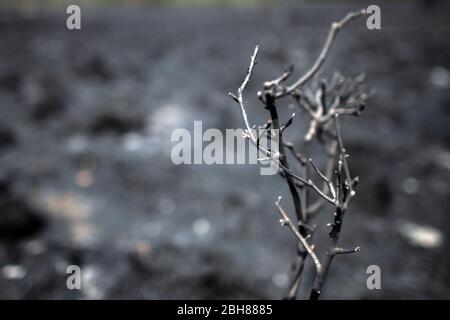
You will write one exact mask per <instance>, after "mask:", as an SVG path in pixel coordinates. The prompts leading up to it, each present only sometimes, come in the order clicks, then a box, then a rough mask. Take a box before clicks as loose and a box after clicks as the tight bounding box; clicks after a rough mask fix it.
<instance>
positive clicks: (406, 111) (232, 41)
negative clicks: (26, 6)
mask: <svg viewBox="0 0 450 320" xmlns="http://www.w3.org/2000/svg"><path fill="white" fill-rule="evenodd" d="M406 4H408V5H406ZM358 8H359V7H358V5H357V4H348V5H339V6H338V5H321V6H318V5H311V4H309V5H304V6H301V7H300V6H299V7H237V8H231V7H230V8H229V7H211V8H201V7H196V8H179V7H173V8H171V7H167V8H165V7H141V8H136V7H135V8H131V7H130V8H122V7H120V8H108V9H100V8H97V9H94V8H85V9H83V16H82V17H83V19H82V30H81V31H68V30H67V29H66V28H65V15H64V10H60V11H55V12H41V13H34V14H32V15H29V14H19V13H12V12H2V13H1V15H0V16H1V18H0V48H1V50H0V110H1V117H0V178H1V183H0V298H11V299H12V298H41V299H45V298H61V299H72V298H145V299H158V298H169V299H175V298H189V299H195V298H256V299H259V298H280V297H282V295H283V293H284V290H285V284H286V277H287V274H288V273H289V266H290V263H291V261H292V258H293V255H294V253H295V250H294V246H295V242H294V239H293V238H292V236H291V234H289V232H288V231H287V230H285V229H283V228H282V227H281V226H280V224H279V223H278V217H277V214H276V212H275V207H274V201H275V199H276V198H277V196H278V195H280V194H281V195H284V198H285V199H286V200H285V203H286V204H288V203H289V202H288V199H289V194H288V190H287V188H286V185H285V184H284V183H283V182H282V181H281V179H280V178H278V177H274V176H261V175H260V174H259V169H258V167H257V166H250V165H247V166H238V165H235V166H220V165H216V166H207V165H184V166H175V165H173V164H172V162H171V160H170V151H171V147H172V142H171V141H170V135H171V133H172V131H173V130H174V129H176V128H183V127H184V128H188V129H192V128H193V121H194V120H203V128H204V129H205V128H209V127H214V128H219V129H221V130H224V129H225V128H238V127H241V126H242V121H241V119H240V114H239V110H238V108H237V107H236V105H235V103H234V102H233V101H231V99H230V98H229V97H228V95H227V92H228V91H234V90H236V89H237V87H238V86H239V84H240V82H241V81H242V79H243V76H244V74H245V70H246V68H247V65H248V60H249V56H250V54H251V52H252V50H253V48H254V45H255V44H257V43H260V44H261V53H260V57H259V63H258V65H257V67H256V71H255V75H254V79H253V81H252V83H251V85H250V86H249V93H250V94H249V95H248V100H249V110H248V111H249V114H250V115H251V119H252V121H253V122H255V123H257V124H262V123H263V121H264V117H265V111H264V109H263V108H262V107H261V106H260V104H259V103H258V101H257V100H256V98H255V94H254V93H255V92H256V90H257V89H258V88H260V87H261V84H262V83H263V81H264V80H267V79H273V78H274V77H276V76H277V75H279V74H280V73H281V72H282V70H283V66H285V65H289V64H290V63H295V64H296V75H298V74H300V73H301V72H302V71H304V70H306V69H307V68H308V66H310V65H311V63H312V62H313V59H314V58H315V57H316V56H317V54H318V51H319V49H320V46H321V44H322V43H323V41H324V38H325V36H326V33H327V30H328V26H329V24H330V23H331V21H333V20H335V19H338V18H340V17H342V16H343V15H344V14H345V13H346V12H347V11H350V10H354V9H358ZM449 9H450V7H449V6H448V5H446V4H442V3H438V4H437V5H436V6H435V7H422V6H419V5H417V4H416V3H412V2H401V4H400V5H388V4H385V5H383V6H382V29H381V30H380V31H369V30H367V29H366V28H365V23H364V21H359V22H355V23H353V24H352V25H351V26H350V27H349V28H347V29H345V30H343V31H342V32H341V33H340V34H339V39H338V41H337V42H336V45H335V47H334V48H333V52H332V55H331V56H330V59H329V60H328V61H327V68H326V70H325V74H329V73H331V72H332V71H334V70H335V69H338V70H341V72H342V73H344V75H354V74H356V73H358V72H361V71H364V72H366V73H367V75H368V80H369V83H370V85H371V86H373V87H375V88H376V89H377V91H378V94H377V97H376V100H374V101H373V102H372V103H371V104H370V105H369V106H368V107H367V109H366V110H365V111H364V113H363V115H362V116H361V117H360V118H352V119H348V120H347V121H346V124H345V130H344V135H345V140H346V141H347V147H348V150H349V152H350V154H351V158H350V164H351V167H352V168H353V171H354V172H355V174H357V175H359V176H360V180H361V183H360V185H359V188H358V195H357V197H356V200H355V202H354V203H353V204H352V206H351V209H350V210H349V212H348V214H347V216H346V218H345V222H344V223H345V225H344V229H343V235H342V238H341V241H342V245H343V246H348V247H350V246H356V245H359V246H361V248H362V249H361V251H360V252H359V253H357V254H355V255H347V256H339V257H337V258H336V260H335V261H334V263H333V265H332V268H331V271H330V274H329V279H328V281H327V283H326V286H325V290H324V293H323V297H324V298H337V299H341V298H351V299H355V298H364V299H378V298H394V299H399V298H450V273H449V270H448V266H449V264H450V261H449V256H448V251H449V249H450V245H449V238H448V234H449V231H450V216H449V215H448V213H449V203H448V201H449V200H448V199H449V179H450V143H449V142H450V125H449V124H450V122H449V121H450V95H449V83H450V79H449V77H450V76H449V72H450V71H449V70H450V60H449V58H448V57H449V56H450V44H449V42H448V39H449V35H450V25H449V22H448V12H449ZM280 108H281V109H283V108H284V109H285V110H284V111H283V112H282V117H283V118H285V119H287V118H288V116H289V114H290V113H291V112H292V110H289V108H288V105H286V106H285V107H281V106H280ZM301 118H302V117H301V114H300V116H298V117H297V118H296V119H298V120H297V121H299V122H298V123H296V125H297V128H298V129H297V130H298V131H297V132H292V130H291V131H290V132H289V134H290V135H291V137H295V136H297V137H298V136H299V135H300V134H301V132H304V130H305V128H304V126H302V125H301V124H300V123H301V121H300V120H301ZM331 214H332V212H328V211H324V212H323V213H322V219H320V220H318V221H317V223H318V224H319V230H318V232H317V233H318V234H325V233H326V227H325V224H326V222H328V221H329V220H330V218H331V217H330V216H331ZM323 240H325V239H324V238H323V237H320V236H319V237H317V241H318V246H319V250H323V244H324V242H323ZM320 252H322V251H320ZM71 264H77V265H80V266H81V268H82V274H83V290H81V291H70V290H68V289H67V288H66V276H67V275H66V267H67V266H68V265H71ZM373 264H376V265H379V266H380V267H381V272H382V273H381V276H382V278H381V279H382V290H368V289H367V287H366V279H367V274H366V268H367V267H368V266H369V265H373ZM311 275H312V267H311V265H308V266H307V270H306V274H305V279H310V278H311ZM308 285H309V282H308V281H306V282H305V288H306V287H307V286H308ZM305 294H306V291H303V292H302V297H303V296H305Z"/></svg>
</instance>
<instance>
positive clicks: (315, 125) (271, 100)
mask: <svg viewBox="0 0 450 320" xmlns="http://www.w3.org/2000/svg"><path fill="white" fill-rule="evenodd" d="M364 14H365V10H361V11H358V12H353V13H349V14H347V15H346V16H345V17H344V18H343V19H342V20H340V21H338V22H334V23H332V25H331V28H330V30H329V32H328V36H327V38H326V41H325V44H324V46H323V48H322V50H321V52H320V54H319V56H318V57H317V59H316V61H315V62H314V64H313V65H312V67H311V68H310V69H309V70H308V71H307V72H306V73H305V74H304V75H303V76H302V77H300V78H299V79H298V80H297V81H295V82H294V83H293V84H291V85H289V86H284V85H283V84H284V83H285V82H286V81H287V80H288V79H289V78H290V76H291V75H292V72H293V67H290V68H288V69H286V71H285V72H284V73H283V74H282V75H281V76H280V77H278V78H276V79H275V80H271V81H266V82H264V85H263V89H262V90H261V91H258V93H257V96H258V98H259V99H260V100H261V101H262V103H263V104H264V105H265V108H266V109H267V110H268V112H269V120H268V121H267V123H266V124H265V125H264V126H263V127H262V129H263V132H262V133H260V134H257V135H255V134H254V133H253V131H252V127H251V125H250V122H249V120H248V117H247V112H246V108H245V104H244V98H243V92H244V90H245V89H246V87H247V85H248V83H249V81H250V78H251V76H252V74H253V68H254V66H255V64H256V57H257V54H258V51H259V47H258V46H256V48H255V50H254V52H253V55H252V56H251V58H250V66H249V67H248V69H247V73H246V76H245V78H244V81H243V82H242V84H241V86H240V87H239V89H238V90H237V94H236V95H234V94H232V93H230V96H231V97H232V98H233V99H234V100H235V101H236V102H237V103H238V104H239V106H240V109H241V115H242V118H243V121H244V125H245V135H246V137H247V138H248V139H249V140H250V141H251V142H252V144H253V145H255V146H256V148H257V150H258V151H261V152H262V153H263V154H264V155H265V158H264V159H265V160H268V161H273V162H274V163H275V164H276V165H278V167H279V168H280V170H279V174H280V176H282V177H283V178H284V179H285V180H286V182H287V184H288V187H289V191H290V193H291V196H292V201H293V204H294V210H295V215H296V218H297V222H296V223H294V222H293V221H292V219H291V218H290V217H289V215H288V214H287V213H286V211H285V210H284V209H283V207H282V206H281V204H280V201H281V196H280V197H279V198H278V200H277V201H276V202H275V204H276V207H277V209H278V212H279V214H280V215H281V218H282V219H281V220H280V221H281V222H282V224H283V225H286V226H288V227H289V229H290V230H291V232H292V233H293V234H294V235H295V237H296V239H297V240H298V246H297V257H296V260H295V263H294V265H293V277H292V281H291V283H290V286H289V289H288V294H287V298H288V299H293V298H295V297H296V296H297V292H298V289H299V286H300V281H301V276H302V271H303V269H304V263H305V260H306V258H307V257H310V258H311V259H312V261H313V263H314V266H315V269H316V273H315V279H314V283H313V288H312V290H311V294H310V298H311V299H317V298H319V296H320V293H321V290H322V286H323V283H324V281H325V278H326V276H327V273H328V270H329V268H330V265H331V262H332V260H333V258H334V256H336V255H338V254H347V253H354V252H357V251H358V250H359V247H356V248H354V249H344V248H341V247H339V246H338V241H339V237H340V232H341V226H342V220H343V217H344V214H345V212H346V210H347V208H348V205H349V203H350V201H351V199H352V198H353V197H354V196H355V191H354V188H355V187H356V184H357V182H358V178H357V177H356V178H354V179H352V178H351V175H350V170H349V165H348V154H347V152H346V149H345V147H344V143H343V139H342V132H341V124H340V121H339V117H340V116H348V115H356V116H357V115H359V114H360V113H361V111H362V110H363V108H364V106H365V104H366V102H367V101H368V99H370V97H371V93H370V92H369V91H368V89H367V88H366V87H365V86H364V76H363V75H362V76H357V77H355V78H349V79H345V78H344V77H342V76H341V75H340V74H338V73H335V74H334V75H333V77H332V79H331V81H329V82H326V81H325V80H322V81H321V82H320V84H319V85H318V86H314V85H313V86H310V87H308V86H305V85H306V84H307V83H308V82H309V80H311V79H312V78H313V77H314V76H315V75H316V74H317V73H318V72H319V70H320V69H321V68H322V66H323V64H324V62H325V60H326V58H327V56H328V54H329V52H330V49H331V47H332V44H333V42H334V40H335V38H336V35H337V33H338V31H339V30H340V29H341V28H342V27H343V26H345V25H346V24H347V23H348V22H349V21H351V20H353V19H355V18H357V17H359V16H361V15H364ZM286 95H290V96H292V98H293V99H294V100H295V102H296V104H297V105H298V106H299V107H300V108H301V109H302V110H304V111H305V114H306V115H307V117H308V118H309V123H308V131H307V133H306V134H305V136H304V146H305V148H306V147H307V146H308V145H309V144H311V142H312V141H313V140H314V139H316V140H317V142H318V143H319V144H321V145H322V146H323V147H324V149H325V152H326V154H327V165H326V170H325V171H324V172H323V171H321V170H320V169H319V167H318V166H316V164H315V163H314V162H313V161H312V160H311V159H309V161H307V160H306V159H307V158H306V157H305V156H304V154H305V153H304V152H303V151H305V150H302V153H300V152H298V150H297V149H296V147H295V146H294V144H293V143H291V142H288V141H285V139H284V137H283V133H284V131H285V130H286V129H287V128H289V127H291V126H292V125H293V123H294V116H295V114H293V115H292V116H291V118H289V119H288V120H287V121H286V122H285V124H284V125H281V124H280V119H279V115H278V112H277V100H278V99H279V98H281V97H284V96H286ZM269 128H270V130H269ZM263 137H267V138H270V139H274V140H275V141H277V142H278V147H279V150H278V151H274V150H272V149H270V150H269V149H268V148H266V147H264V146H261V144H260V140H261V139H262V138H263ZM286 150H289V152H290V153H291V154H292V156H293V157H294V159H295V161H297V162H298V164H299V165H300V169H301V173H300V174H297V173H295V172H294V170H292V168H291V167H290V164H289V160H288V155H287V153H286ZM305 152H306V151H305ZM260 160H263V159H260ZM308 163H309V165H310V166H311V168H312V170H313V171H314V172H315V174H317V176H318V177H319V178H320V180H321V181H322V183H321V187H319V186H318V185H316V184H315V183H314V182H313V180H312V179H311V178H310V177H309V176H308V175H309V170H308V168H309V167H308V166H307V164H308ZM336 163H337V168H335V165H336ZM333 178H334V179H333ZM309 190H313V191H314V192H313V194H311V195H310V194H309ZM312 195H315V197H317V198H318V199H317V200H316V201H315V202H312V203H311V204H309V202H310V199H309V198H310V196H312ZM324 203H328V204H330V205H332V206H333V208H334V217H333V222H332V223H330V224H329V226H330V227H331V230H330V232H329V239H330V243H329V245H328V249H327V253H326V257H325V259H324V261H323V263H322V262H321V261H320V259H319V257H318V255H317V254H316V252H315V251H314V245H313V244H312V243H311V239H312V234H313V230H314V228H313V227H311V225H310V219H311V218H312V217H313V214H314V213H316V212H318V210H319V209H320V208H321V207H322V205H323V204H324Z"/></svg>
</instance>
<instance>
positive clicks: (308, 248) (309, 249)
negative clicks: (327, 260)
mask: <svg viewBox="0 0 450 320" xmlns="http://www.w3.org/2000/svg"><path fill="white" fill-rule="evenodd" d="M281 199H282V197H281V196H279V197H278V200H277V201H275V205H276V206H277V209H278V212H279V213H280V215H281V218H282V219H281V220H280V222H281V224H282V225H285V226H288V227H289V229H290V230H291V231H292V233H294V235H295V236H296V238H297V240H298V241H299V242H300V243H301V245H302V246H303V248H305V250H306V251H307V252H308V254H309V256H310V257H311V259H312V260H313V262H314V265H315V267H316V271H317V272H320V270H321V269H322V265H321V264H320V261H319V258H318V257H317V255H316V253H315V252H314V250H313V248H312V247H311V245H310V244H309V243H308V241H307V240H306V239H305V238H304V237H303V236H302V235H301V234H300V232H298V230H297V228H296V227H295V225H294V223H293V222H292V220H291V218H289V216H288V214H287V213H286V211H284V209H283V207H282V206H281V205H280V202H281Z"/></svg>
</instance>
